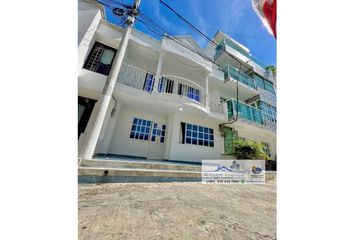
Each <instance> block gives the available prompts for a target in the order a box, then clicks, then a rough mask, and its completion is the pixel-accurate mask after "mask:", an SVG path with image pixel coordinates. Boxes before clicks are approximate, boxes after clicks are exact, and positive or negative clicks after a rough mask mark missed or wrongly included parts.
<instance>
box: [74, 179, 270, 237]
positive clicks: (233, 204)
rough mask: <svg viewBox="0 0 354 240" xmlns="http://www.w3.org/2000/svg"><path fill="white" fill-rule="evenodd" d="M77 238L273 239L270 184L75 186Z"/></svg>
mask: <svg viewBox="0 0 354 240" xmlns="http://www.w3.org/2000/svg"><path fill="white" fill-rule="evenodd" d="M78 228H79V229H78V230H79V239H139V240H141V239H173V240H174V239H188V240H190V239H203V240H205V239H230V240H231V239H232V240H235V239H237V240H242V239H265V240H268V239H276V182H275V181H272V182H268V183H267V184H264V185H207V184H201V183H154V184H151V183H150V184H144V183H142V184H102V185H94V184H90V185H86V184H85V185H83V184H82V185H79V226H78Z"/></svg>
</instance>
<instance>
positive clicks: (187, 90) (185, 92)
mask: <svg viewBox="0 0 354 240" xmlns="http://www.w3.org/2000/svg"><path fill="white" fill-rule="evenodd" d="M178 94H179V95H181V96H186V97H188V98H190V99H194V100H196V101H198V102H200V91H199V89H196V88H193V87H190V86H187V85H185V84H181V83H179V84H178Z"/></svg>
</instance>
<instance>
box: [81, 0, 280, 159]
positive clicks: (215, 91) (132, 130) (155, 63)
mask: <svg viewBox="0 0 354 240" xmlns="http://www.w3.org/2000/svg"><path fill="white" fill-rule="evenodd" d="M123 32H124V29H121V28H119V27H117V26H114V25H113V24H111V23H109V22H108V21H107V20H106V19H105V14H104V10H103V9H102V8H101V7H100V6H99V5H94V4H92V3H88V2H85V1H79V34H78V35H79V36H78V37H79V55H78V57H79V59H78V63H79V66H78V69H79V76H78V95H79V100H78V114H79V116H78V117H79V119H78V125H79V133H78V139H79V156H80V154H82V145H83V143H84V142H85V136H86V135H87V133H88V131H90V125H92V121H93V116H94V115H95V114H96V113H97V109H96V106H97V104H96V103H97V101H98V100H99V97H100V94H101V92H102V89H103V87H104V84H105V81H106V80H107V76H108V74H109V71H110V68H111V64H112V61H113V58H114V56H115V54H117V48H118V45H119V42H120V40H121V38H122V35H123ZM175 39H176V40H177V41H179V42H182V43H183V44H184V45H188V47H189V48H191V49H193V50H195V51H196V52H198V53H200V54H201V55H205V56H206V57H208V58H212V59H213V60H214V61H215V62H217V63H218V65H220V66H223V68H222V69H220V68H219V67H217V66H216V65H215V64H212V63H211V62H210V61H208V60H206V59H205V58H203V57H201V56H200V55H199V54H196V53H195V52H194V51H191V50H188V49H187V48H185V47H183V46H181V45H179V44H177V43H176V42H174V41H171V40H170V39H168V38H162V39H161V40H157V39H154V38H152V37H150V36H149V35H146V34H145V33H142V32H139V31H138V30H136V29H134V30H133V32H132V36H131V38H130V40H129V44H128V49H127V52H126V54H125V56H124V60H123V65H122V67H121V70H120V73H119V76H118V79H117V83H116V87H115V91H114V94H113V98H112V99H111V102H110V105H109V109H108V112H107V115H106V117H105V121H104V124H103V127H102V130H101V133H100V137H99V141H98V143H97V146H96V154H109V155H119V156H134V157H142V158H146V159H158V160H174V161H186V162H200V161H201V160H202V159H215V158H227V154H228V153H229V152H230V146H229V143H230V141H232V139H235V138H243V139H247V140H252V141H257V142H261V143H262V144H263V146H264V148H265V150H266V151H267V152H268V153H269V155H270V156H271V158H272V159H275V158H276V89H275V84H274V78H273V76H272V73H271V72H270V71H267V70H266V66H265V65H264V64H263V63H261V62H260V61H259V60H257V59H256V58H254V57H253V56H252V55H251V54H250V52H249V50H248V49H247V48H246V47H244V46H242V45H241V44H240V43H238V42H237V41H235V40H234V39H232V38H231V37H229V36H228V35H226V34H225V33H222V32H217V33H216V34H215V36H214V41H215V42H217V43H219V45H218V47H217V48H216V49H215V47H213V46H211V45H209V46H207V47H206V48H201V47H199V46H198V44H197V42H196V41H195V40H194V39H193V38H192V37H190V36H176V37H175ZM222 49H224V50H226V51H227V52H228V53H230V54H232V56H234V57H235V58H237V59H238V60H239V61H240V62H241V64H240V63H238V62H236V61H235V60H234V59H233V58H232V57H230V55H229V54H227V53H225V51H223V50H222ZM237 80H238V87H239V98H238V99H239V102H238V104H237V100H236V85H237ZM237 106H238V109H237ZM237 112H238V120H237V121H236V122H233V119H234V118H235V116H236V115H237Z"/></svg>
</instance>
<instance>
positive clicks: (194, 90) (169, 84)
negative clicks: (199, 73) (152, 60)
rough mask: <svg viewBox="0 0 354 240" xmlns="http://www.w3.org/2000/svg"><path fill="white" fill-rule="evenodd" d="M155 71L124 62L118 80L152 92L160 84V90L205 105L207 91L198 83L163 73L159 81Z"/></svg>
mask: <svg viewBox="0 0 354 240" xmlns="http://www.w3.org/2000/svg"><path fill="white" fill-rule="evenodd" d="M154 78H155V76H154V74H153V73H150V72H148V71H145V70H142V69H140V68H137V67H135V66H132V65H129V64H126V63H123V64H122V67H121V70H120V72H119V75H118V82H119V83H122V84H124V85H127V86H130V87H133V88H137V89H140V90H143V91H146V92H151V91H152V89H153V86H154V84H158V88H157V90H158V92H160V93H169V94H174V95H178V96H183V97H186V98H188V99H191V100H194V101H197V102H199V103H201V104H203V105H205V91H204V89H203V88H202V87H201V86H199V85H198V84H197V83H195V82H193V81H191V80H189V79H186V78H182V77H178V76H172V75H163V76H162V77H161V78H160V80H159V81H158V83H154V82H155V79H154Z"/></svg>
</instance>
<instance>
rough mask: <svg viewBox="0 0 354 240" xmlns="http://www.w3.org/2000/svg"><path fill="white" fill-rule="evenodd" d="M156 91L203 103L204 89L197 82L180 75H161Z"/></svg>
mask: <svg viewBox="0 0 354 240" xmlns="http://www.w3.org/2000/svg"><path fill="white" fill-rule="evenodd" d="M158 91H159V92H160V93H169V94H174V95H179V96H183V97H186V98H188V99H192V100H194V101H197V102H199V103H201V104H203V105H204V104H205V92H204V89H203V88H202V87H201V86H200V85H198V84H197V83H195V82H193V81H191V80H189V79H186V78H182V77H177V76H172V75H163V76H162V77H161V78H160V80H159V85H158Z"/></svg>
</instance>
